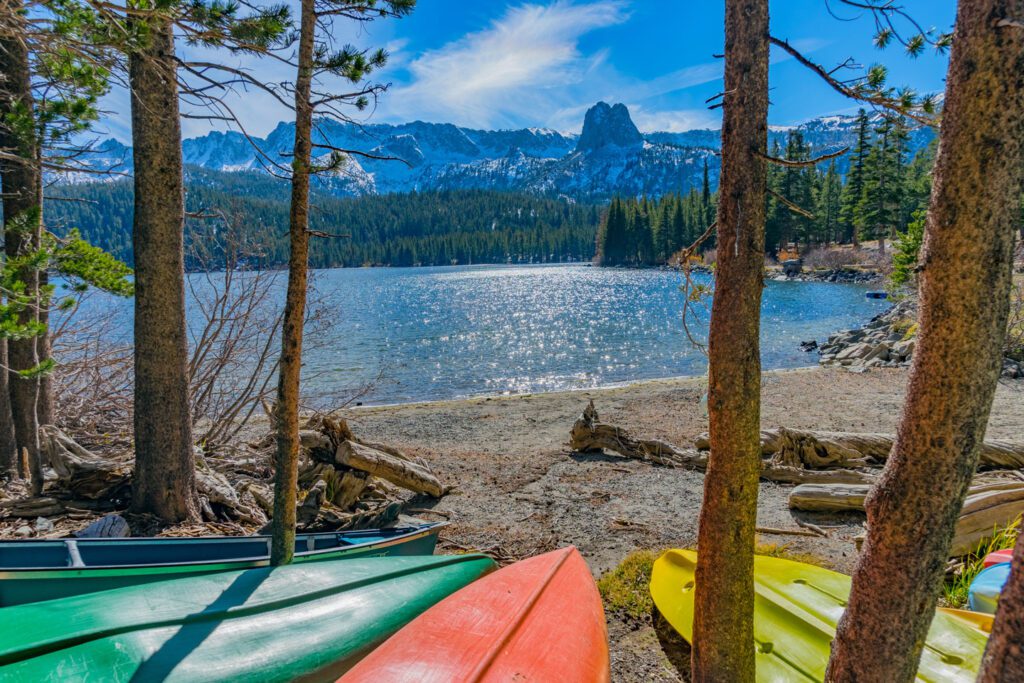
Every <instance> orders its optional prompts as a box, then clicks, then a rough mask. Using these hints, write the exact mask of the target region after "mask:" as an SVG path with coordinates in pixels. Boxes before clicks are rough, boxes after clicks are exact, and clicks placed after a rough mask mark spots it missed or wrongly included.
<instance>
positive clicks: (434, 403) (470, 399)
mask: <svg viewBox="0 0 1024 683" xmlns="http://www.w3.org/2000/svg"><path fill="white" fill-rule="evenodd" d="M820 369H821V366H820V365H819V364H815V365H801V366H798V367H795V368H772V369H771V370H762V371H761V379H762V383H763V382H764V379H765V377H766V376H767V377H770V376H774V375H781V374H786V373H798V372H812V371H814V370H820ZM695 382H703V383H706V382H707V374H706V373H705V374H703V375H672V376H669V377H651V378H648V379H634V380H626V381H624V382H613V383H611V384H602V385H600V386H595V387H580V388H577V389H556V390H554V391H533V392H525V393H521V394H474V395H472V396H457V397H454V398H438V399H428V400H421V401H401V402H396V403H373V404H364V405H353V406H350V407H348V408H346V409H345V410H346V411H352V412H359V413H363V412H370V411H374V410H392V409H402V408H416V407H440V406H444V405H448V406H452V407H457V406H460V405H468V404H473V403H477V402H481V401H483V402H491V401H515V400H522V399H529V398H541V397H545V398H547V397H551V398H561V397H568V396H572V395H578V394H586V393H589V392H594V393H597V394H610V393H612V392H616V391H621V390H626V389H635V388H643V386H645V385H646V386H648V387H651V388H655V387H667V388H671V387H681V386H687V385H690V384H693V383H695Z"/></svg>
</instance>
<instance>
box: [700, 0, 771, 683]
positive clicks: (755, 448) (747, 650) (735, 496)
mask: <svg viewBox="0 0 1024 683" xmlns="http://www.w3.org/2000/svg"><path fill="white" fill-rule="evenodd" d="M725 93H726V95H725V97H724V99H723V103H724V107H723V110H722V112H723V113H722V171H721V173H722V175H721V184H720V186H719V201H718V264H717V267H716V270H715V292H714V300H713V305H712V309H711V331H710V336H709V340H708V362H709V368H708V414H709V418H710V420H709V427H710V429H709V434H710V442H711V454H710V456H709V459H708V468H707V476H706V477H705V478H704V504H703V505H702V506H701V512H700V527H699V532H698V539H697V547H698V549H699V554H698V560H697V570H696V586H697V588H696V590H697V593H696V602H695V606H694V621H693V654H692V660H691V663H692V674H693V680H694V681H698V682H699V681H712V680H713V681H736V682H738V683H742V682H743V681H753V680H754V629H753V619H754V578H753V577H754V533H755V526H756V517H757V487H758V476H759V475H760V472H761V445H760V422H761V400H760V398H761V357H760V344H759V333H760V317H761V290H762V288H763V286H764V285H763V282H764V240H765V238H764V221H765V190H766V177H767V173H766V168H765V164H764V162H763V161H762V160H761V159H759V158H757V157H755V152H757V153H760V154H762V155H764V154H765V153H766V151H767V139H768V2H767V0H726V4H725Z"/></svg>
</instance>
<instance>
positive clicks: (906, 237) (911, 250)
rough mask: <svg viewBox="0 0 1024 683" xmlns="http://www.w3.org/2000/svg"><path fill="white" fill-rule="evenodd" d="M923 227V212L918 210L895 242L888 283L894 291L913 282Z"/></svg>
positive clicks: (922, 237)
mask: <svg viewBox="0 0 1024 683" xmlns="http://www.w3.org/2000/svg"><path fill="white" fill-rule="evenodd" d="M924 225H925V212H924V210H922V209H919V210H917V211H915V212H914V215H913V219H912V220H911V221H910V223H908V224H907V232H906V233H905V234H903V235H901V236H900V237H899V239H897V240H896V245H895V251H894V252H893V255H892V274H891V275H889V282H890V284H891V285H892V287H893V288H894V289H895V288H899V287H902V286H903V285H905V284H908V283H910V282H912V281H913V280H914V268H916V267H917V256H918V254H919V253H920V251H921V244H922V243H923V242H924Z"/></svg>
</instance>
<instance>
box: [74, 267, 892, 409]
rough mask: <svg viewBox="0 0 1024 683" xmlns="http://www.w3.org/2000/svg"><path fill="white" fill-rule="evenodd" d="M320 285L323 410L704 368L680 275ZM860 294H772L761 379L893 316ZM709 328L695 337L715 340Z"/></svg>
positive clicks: (470, 271)
mask: <svg viewBox="0 0 1024 683" xmlns="http://www.w3.org/2000/svg"><path fill="white" fill-rule="evenodd" d="M190 277H194V278H195V277H201V276H190ZM314 281H315V283H316V288H317V290H318V291H319V293H320V294H319V299H320V302H321V306H323V307H324V308H325V310H326V312H327V317H328V318H329V319H330V320H331V321H332V324H331V326H330V327H329V328H328V329H326V330H323V331H321V332H319V333H317V334H311V335H309V337H310V338H309V339H308V340H307V345H306V352H305V368H304V370H305V376H306V380H305V381H304V386H303V393H304V394H305V395H306V396H307V397H309V399H310V400H311V402H313V403H315V404H320V405H325V406H329V405H333V404H336V403H337V402H338V399H339V397H341V396H346V395H350V394H351V392H352V391H353V389H354V388H355V387H359V386H363V385H366V384H370V385H372V388H371V389H370V390H369V391H368V393H366V395H365V396H364V397H362V398H361V399H360V400H362V401H363V402H364V403H367V404H371V403H376V404H379V403H400V402H408V401H422V400H439V399H450V398H458V397H465V396H475V395H483V394H508V393H529V392H543V391H558V390H564V389H581V388H588V387H598V386H607V385H612V384H617V383H622V382H629V381H635V380H642V379H651V378H659V377H672V376H679V375H701V374H704V372H705V371H706V368H707V360H706V358H705V356H704V355H703V354H702V353H701V352H700V351H699V350H697V349H695V348H694V347H693V346H692V344H691V343H690V341H689V340H688V339H687V337H686V334H685V332H684V330H683V327H682V323H681V315H682V310H683V294H682V293H681V292H680V289H679V288H680V285H681V284H682V276H681V275H680V274H679V273H676V272H673V271H667V270H620V269H604V268H593V267H589V266H582V265H561V266H459V267H446V268H377V269H337V270H325V271H317V272H316V274H315V278H314ZM283 282H284V278H283V277H282V278H281V279H280V283H281V285H282V286H280V287H277V288H276V289H277V290H278V292H281V291H282V290H283ZM864 292H865V288H864V287H862V286H857V285H842V284H831V283H818V282H769V283H767V285H766V288H765V293H764V303H763V306H762V327H761V329H762V334H761V349H762V351H761V352H762V360H763V365H764V368H765V369H773V368H793V367H801V366H808V365H814V364H815V363H816V362H817V354H816V353H805V352H802V351H801V350H800V349H799V343H800V342H801V341H803V340H808V339H818V340H819V341H820V340H822V339H824V338H825V337H827V336H828V335H829V334H830V333H832V332H834V331H836V330H839V329H844V328H849V327H852V326H856V325H859V324H861V323H863V322H866V321H867V319H868V318H870V317H871V316H873V315H875V314H876V313H878V312H881V311H882V310H884V309H885V308H886V306H887V304H885V302H876V301H871V300H868V299H866V298H865V297H864ZM281 298H283V296H282V297H281ZM97 303H99V302H93V304H92V305H93V306H95V305H97ZM104 305H110V303H109V302H106V303H105V304H104ZM119 306H120V307H122V308H123V309H124V314H125V316H126V319H125V323H126V326H125V327H122V329H130V327H127V325H129V324H130V309H131V306H130V303H128V302H122V303H121V304H119ZM703 318H704V319H703V320H701V321H700V322H698V323H697V325H696V327H697V328H698V329H699V330H700V332H701V333H706V327H707V320H706V318H707V316H706V314H705V315H704V316H703Z"/></svg>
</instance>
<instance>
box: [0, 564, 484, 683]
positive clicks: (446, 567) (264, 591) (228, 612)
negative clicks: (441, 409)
mask: <svg viewBox="0 0 1024 683" xmlns="http://www.w3.org/2000/svg"><path fill="white" fill-rule="evenodd" d="M494 568H495V565H494V562H493V561H492V560H490V559H489V558H487V557H485V556H483V555H453V556H429V557H390V558H369V559H349V560H338V561H326V562H315V563H308V564H301V565H291V566H287V567H277V568H270V567H266V568H259V569H248V570H244V571H236V572H223V573H219V574H209V575H205V576H199V577H193V578H187V579H174V580H169V581H162V582H158V583H153V584H148V585H141V586H131V587H128V588H119V589H115V590H108V591H100V592H97V593H90V594H87V595H78V596H74V597H70V598H62V599H58V600H47V601H44V602H37V603H33V604H29V605H17V606H13V607H5V608H3V609H2V610H0V681H54V682H56V681H61V682H67V683H71V682H73V681H81V682H85V681H105V682H107V681H109V682H118V681H125V682H127V681H188V682H189V683H198V682H201V681H252V682H256V681H259V682H261V683H263V682H270V681H291V680H295V679H297V678H302V679H303V680H312V681H317V680H324V681H333V680H334V679H335V678H337V677H338V675H340V674H341V673H343V672H344V671H346V670H347V669H348V668H349V667H351V666H352V665H354V664H355V663H356V662H357V661H358V660H359V659H361V658H362V657H363V656H365V655H366V654H367V653H368V652H370V650H372V649H373V648H374V647H376V646H377V645H379V644H380V643H381V642H383V641H384V640H385V639H386V638H388V637H389V636H390V635H391V634H393V633H394V632H395V631H397V630H398V629H400V628H401V627H402V626H404V625H405V624H406V623H407V622H409V621H411V620H412V619H413V618H414V617H416V616H417V615H419V614H420V613H421V612H423V611H424V610H426V609H427V608H429V607H431V606H432V605H434V604H435V603H437V602H439V601H440V600H442V599H443V598H445V597H447V596H448V595H450V594H451V593H454V592H455V591H457V590H459V589H460V588H462V587H463V586H466V585H467V584H469V583H472V582H473V581H475V580H476V579H477V578H479V577H481V576H483V575H484V574H487V573H488V572H490V571H491V570H493V569H494Z"/></svg>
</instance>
